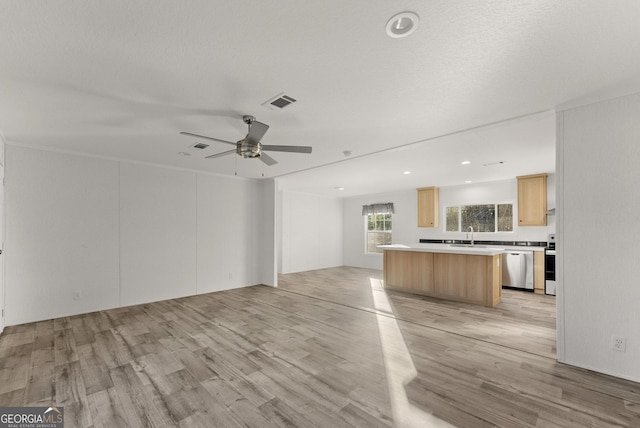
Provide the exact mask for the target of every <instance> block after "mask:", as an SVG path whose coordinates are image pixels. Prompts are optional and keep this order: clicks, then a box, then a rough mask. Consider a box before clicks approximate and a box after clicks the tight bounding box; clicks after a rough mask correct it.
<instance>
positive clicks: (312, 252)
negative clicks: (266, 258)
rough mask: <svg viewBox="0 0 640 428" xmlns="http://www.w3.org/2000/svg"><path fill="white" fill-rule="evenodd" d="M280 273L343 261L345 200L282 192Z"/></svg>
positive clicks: (336, 263) (329, 265)
mask: <svg viewBox="0 0 640 428" xmlns="http://www.w3.org/2000/svg"><path fill="white" fill-rule="evenodd" d="M279 204H280V207H279V208H280V209H279V212H280V214H279V215H280V219H279V221H278V224H280V225H281V231H280V234H279V237H280V263H279V272H280V273H292V272H302V271H308V270H314V269H323V268H328V267H335V266H341V265H342V263H343V262H342V251H343V250H342V248H343V245H342V239H343V236H342V219H343V213H342V207H343V204H342V200H341V199H340V198H331V197H326V196H318V195H312V194H307V193H299V192H290V191H282V192H279Z"/></svg>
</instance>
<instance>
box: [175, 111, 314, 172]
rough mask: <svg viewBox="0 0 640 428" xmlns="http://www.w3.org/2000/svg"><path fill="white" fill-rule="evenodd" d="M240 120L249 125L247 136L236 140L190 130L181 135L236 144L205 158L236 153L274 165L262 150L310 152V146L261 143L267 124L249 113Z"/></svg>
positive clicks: (271, 159)
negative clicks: (193, 132)
mask: <svg viewBox="0 0 640 428" xmlns="http://www.w3.org/2000/svg"><path fill="white" fill-rule="evenodd" d="M242 120H243V121H244V123H246V124H247V125H248V126H249V132H248V133H247V136H246V137H244V138H243V139H242V140H240V141H237V142H235V143H234V142H232V141H226V140H221V139H219V138H213V137H206V136H204V135H198V134H192V133H191V132H184V131H183V132H181V133H180V134H182V135H189V136H192V137H196V138H204V139H206V140H212V141H219V142H221V143H225V144H231V145H233V146H236V148H235V149H233V150H228V151H226V152H222V153H216V154H215V155H210V156H206V158H218V157H221V156H225V155H230V154H231V153H234V152H235V153H237V154H238V155H240V156H242V157H243V158H260V160H261V161H262V162H264V163H265V164H267V165H269V166H271V165H275V164H277V163H278V162H277V161H276V160H275V159H274V158H272V157H271V156H269V155H268V154H266V153H264V150H267V151H274V152H291V153H311V147H310V146H272V145H266V144H262V143H261V142H260V140H261V139H262V137H263V136H264V134H266V133H267V130H269V125H265V124H264V123H262V122H258V121H257V120H256V118H255V117H253V116H250V115H245V116H242Z"/></svg>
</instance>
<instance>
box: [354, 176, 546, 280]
mask: <svg viewBox="0 0 640 428" xmlns="http://www.w3.org/2000/svg"><path fill="white" fill-rule="evenodd" d="M541 172H542V171H541ZM427 185H428V183H425V186H427ZM555 196H556V194H555V174H550V175H549V177H548V180H547V206H548V208H549V209H550V208H555V206H556V205H555ZM379 202H393V203H394V208H395V214H394V215H393V234H392V242H393V243H394V244H415V243H417V242H419V240H420V239H466V236H467V235H466V233H464V232H445V224H444V219H445V209H446V207H447V206H456V205H466V204H484V203H503V202H505V203H507V202H511V203H513V205H514V216H515V218H517V214H518V213H517V210H518V207H517V205H518V204H517V202H518V184H517V181H516V179H515V178H513V179H511V180H504V181H493V182H486V183H477V184H468V185H464V186H447V187H441V188H440V224H439V227H436V228H422V227H418V226H417V225H418V196H417V192H416V189H409V190H406V191H401V192H392V193H381V194H375V195H366V196H356V197H352V198H347V199H345V200H344V220H343V221H344V264H345V265H348V266H357V267H366V268H372V269H382V255H381V254H366V253H365V234H366V230H365V225H364V219H363V217H362V205H368V204H374V203H379ZM548 221H549V222H548V225H547V226H539V227H535V226H533V227H518V225H517V224H514V231H513V232H502V233H475V234H474V238H475V239H476V240H496V241H501V240H503V241H546V240H547V235H548V234H549V233H553V232H555V222H556V220H555V217H554V216H549V217H548Z"/></svg>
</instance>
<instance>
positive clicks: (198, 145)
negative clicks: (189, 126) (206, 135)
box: [191, 143, 209, 150]
mask: <svg viewBox="0 0 640 428" xmlns="http://www.w3.org/2000/svg"><path fill="white" fill-rule="evenodd" d="M191 147H193V148H194V149H201V150H202V149H206V148H207V147H209V145H208V144H205V143H195V144H194V145H193V146H191Z"/></svg>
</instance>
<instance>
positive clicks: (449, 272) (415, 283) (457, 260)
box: [379, 244, 505, 307]
mask: <svg viewBox="0 0 640 428" xmlns="http://www.w3.org/2000/svg"><path fill="white" fill-rule="evenodd" d="M379 248H381V249H382V250H384V268H383V269H384V287H385V288H387V289H390V290H397V291H405V292H409V293H415V294H422V295H426V296H431V297H437V298H441V299H447V300H455V301H459V302H468V303H475V304H480V305H484V306H489V307H494V306H496V305H497V304H498V303H500V298H501V295H502V267H501V265H500V261H501V258H502V253H504V251H505V250H504V249H502V248H490V247H480V246H455V245H449V246H446V245H438V244H414V245H412V246H408V245H381V246H379Z"/></svg>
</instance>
